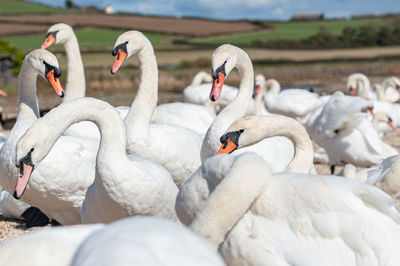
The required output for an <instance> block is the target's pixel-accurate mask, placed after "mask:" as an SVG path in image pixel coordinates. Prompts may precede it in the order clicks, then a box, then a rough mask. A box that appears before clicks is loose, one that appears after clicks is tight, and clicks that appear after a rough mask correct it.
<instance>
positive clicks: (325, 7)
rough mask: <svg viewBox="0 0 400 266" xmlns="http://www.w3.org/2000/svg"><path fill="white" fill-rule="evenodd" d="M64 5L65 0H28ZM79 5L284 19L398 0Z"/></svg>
mask: <svg viewBox="0 0 400 266" xmlns="http://www.w3.org/2000/svg"><path fill="white" fill-rule="evenodd" d="M30 1H31V2H40V3H44V4H48V5H53V6H64V0H30ZM74 3H75V4H76V5H78V6H86V5H93V6H97V7H99V8H103V7H104V6H105V5H106V4H108V3H111V4H112V6H113V7H114V9H115V10H116V11H124V12H134V13H141V14H150V15H166V16H177V17H180V16H196V17H203V18H214V19H222V20H224V19H242V18H244V19H263V20H270V19H273V20H276V19H278V20H286V19H288V18H290V17H291V15H292V14H294V13H304V12H315V11H321V12H324V14H325V16H326V17H328V18H332V17H349V16H350V15H352V14H365V13H386V12H400V3H399V0H193V1H190V0H134V1H130V0H113V1H110V0H108V1H107V0H75V1H74Z"/></svg>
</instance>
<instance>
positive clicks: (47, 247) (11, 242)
mask: <svg viewBox="0 0 400 266" xmlns="http://www.w3.org/2000/svg"><path fill="white" fill-rule="evenodd" d="M102 227H103V225H101V224H93V225H75V226H62V227H61V226H60V227H47V228H43V229H41V230H38V231H36V232H32V233H30V234H27V235H23V236H18V237H14V238H11V239H8V240H6V241H5V242H3V243H2V244H1V245H0V258H1V262H2V265H20V266H54V265H57V266H69V265H71V262H72V258H73V256H74V254H75V252H76V251H77V249H78V247H79V245H80V244H81V243H82V242H83V241H84V240H85V239H86V238H87V237H88V236H89V235H91V234H92V233H94V232H96V231H97V230H100V229H101V228H102Z"/></svg>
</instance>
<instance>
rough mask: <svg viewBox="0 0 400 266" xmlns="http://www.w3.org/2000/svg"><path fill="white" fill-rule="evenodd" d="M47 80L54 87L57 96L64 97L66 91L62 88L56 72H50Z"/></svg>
mask: <svg viewBox="0 0 400 266" xmlns="http://www.w3.org/2000/svg"><path fill="white" fill-rule="evenodd" d="M46 78H47V80H48V81H49V82H50V85H51V86H52V87H53V89H54V91H55V92H56V93H57V95H58V96H61V97H64V90H63V88H62V86H61V83H60V79H58V78H56V77H55V76H54V70H51V71H49V73H47V75H46Z"/></svg>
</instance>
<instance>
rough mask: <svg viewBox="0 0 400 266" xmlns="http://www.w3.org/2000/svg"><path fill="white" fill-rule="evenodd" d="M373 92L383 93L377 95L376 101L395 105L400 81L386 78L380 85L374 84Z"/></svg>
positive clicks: (393, 77)
mask: <svg viewBox="0 0 400 266" xmlns="http://www.w3.org/2000/svg"><path fill="white" fill-rule="evenodd" d="M374 87H375V90H376V91H377V92H378V91H383V93H381V94H378V95H377V96H378V100H380V101H387V102H392V103H396V102H398V100H399V99H400V94H399V89H400V79H399V78H397V77H395V76H392V77H388V78H386V79H385V80H384V81H383V82H382V83H381V84H374Z"/></svg>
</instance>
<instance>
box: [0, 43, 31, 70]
mask: <svg viewBox="0 0 400 266" xmlns="http://www.w3.org/2000/svg"><path fill="white" fill-rule="evenodd" d="M0 55H11V57H12V60H13V69H12V70H13V73H14V74H18V73H19V71H20V69H21V66H22V62H23V61H24V58H25V53H24V52H23V51H21V50H19V49H17V48H15V47H14V46H12V45H11V44H10V43H9V42H7V41H5V40H2V39H0Z"/></svg>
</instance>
